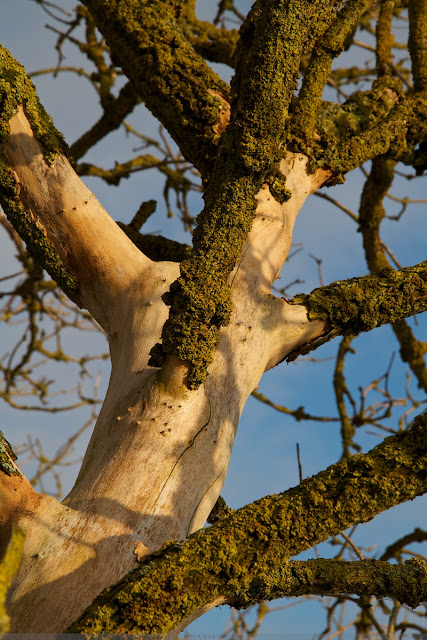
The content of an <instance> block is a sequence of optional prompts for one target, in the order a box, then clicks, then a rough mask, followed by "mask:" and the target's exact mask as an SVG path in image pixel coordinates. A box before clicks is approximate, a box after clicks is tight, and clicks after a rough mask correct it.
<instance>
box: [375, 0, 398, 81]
mask: <svg viewBox="0 0 427 640" xmlns="http://www.w3.org/2000/svg"><path fill="white" fill-rule="evenodd" d="M395 5H396V3H395V0H382V2H381V5H380V13H379V16H378V22H377V28H376V33H375V35H376V40H377V42H376V67H377V74H378V76H386V75H389V74H391V62H392V53H391V49H392V44H393V41H394V37H393V36H392V33H391V25H392V20H393V13H394V9H395Z"/></svg>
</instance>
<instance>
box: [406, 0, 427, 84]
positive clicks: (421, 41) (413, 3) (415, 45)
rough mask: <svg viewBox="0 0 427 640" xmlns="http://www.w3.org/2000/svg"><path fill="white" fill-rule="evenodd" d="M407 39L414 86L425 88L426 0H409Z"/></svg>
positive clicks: (426, 69)
mask: <svg viewBox="0 0 427 640" xmlns="http://www.w3.org/2000/svg"><path fill="white" fill-rule="evenodd" d="M408 16H409V41H408V48H409V52H410V54H411V61H412V75H413V77H414V88H415V90H416V91H423V90H425V89H426V88H427V50H426V41H427V0H409V3H408Z"/></svg>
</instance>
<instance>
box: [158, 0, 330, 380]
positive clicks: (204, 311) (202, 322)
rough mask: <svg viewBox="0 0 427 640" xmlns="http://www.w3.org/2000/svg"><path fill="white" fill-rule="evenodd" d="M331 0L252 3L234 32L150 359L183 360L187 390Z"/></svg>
mask: <svg viewBox="0 0 427 640" xmlns="http://www.w3.org/2000/svg"><path fill="white" fill-rule="evenodd" d="M337 4H338V3H336V2H333V3H332V6H331V3H328V5H327V6H326V5H325V4H324V3H322V2H314V3H313V2H298V3H296V2H293V1H291V0H281V1H280V2H273V1H272V0H271V1H270V0H269V1H268V2H256V3H255V4H254V6H253V8H252V10H251V11H250V13H249V15H248V17H247V19H246V21H245V23H244V25H243V27H242V29H241V31H240V38H241V42H240V44H239V46H238V48H237V54H236V55H237V65H236V74H235V77H234V80H233V84H232V94H233V99H232V113H231V118H230V124H229V125H228V127H227V129H226V130H225V132H224V133H223V135H222V137H221V142H220V145H219V148H218V157H217V160H216V163H215V167H214V170H213V172H212V176H211V178H210V180H209V182H208V183H207V187H206V191H205V198H204V199H205V207H204V209H203V211H202V213H201V214H200V215H199V216H198V218H197V228H196V230H195V233H194V236H193V251H192V255H191V258H190V259H189V260H186V261H185V262H183V263H182V264H181V276H180V278H179V279H178V280H177V281H176V282H175V283H174V284H173V285H172V287H171V290H170V293H169V294H167V296H166V297H165V298H164V300H165V302H166V304H168V305H170V307H171V310H170V315H169V319H168V321H167V322H166V324H165V327H164V330H163V333H162V345H156V347H155V348H154V349H153V350H152V360H151V361H150V364H152V365H155V366H160V365H161V364H162V363H163V362H164V360H165V357H166V356H177V357H178V358H179V359H180V360H182V361H185V362H188V363H190V365H191V371H190V375H189V385H190V388H193V389H195V388H197V387H198V386H199V385H200V384H201V383H203V382H204V380H205V379H206V376H207V368H208V366H209V364H210V363H211V362H212V358H213V350H214V348H215V346H216V345H217V342H218V336H219V329H220V327H223V326H226V325H227V324H228V322H229V319H230V314H231V291H230V287H229V285H228V278H229V275H230V273H231V272H232V270H233V268H234V267H235V265H236V264H237V260H238V258H239V255H240V251H241V249H242V246H243V243H244V241H245V240H246V238H247V236H248V233H249V231H250V229H251V226H252V223H253V220H254V217H255V209H256V201H255V196H256V194H257V193H258V192H259V190H260V189H261V187H262V184H263V182H266V181H267V182H272V181H273V180H274V176H275V174H277V168H276V165H277V163H278V161H279V160H280V159H281V156H282V155H283V153H284V151H283V148H282V145H283V143H284V137H285V123H286V118H287V115H288V107H289V105H290V102H291V99H292V96H293V92H294V90H295V87H296V83H297V79H298V75H299V66H300V59H301V56H302V55H304V54H305V53H307V52H309V51H311V49H312V48H313V47H314V44H315V42H316V40H317V38H318V37H319V36H321V35H322V34H323V33H324V31H325V30H326V29H327V28H328V26H329V25H330V23H331V22H332V20H333V18H334V8H336V6H337ZM287 195H288V196H289V194H287Z"/></svg>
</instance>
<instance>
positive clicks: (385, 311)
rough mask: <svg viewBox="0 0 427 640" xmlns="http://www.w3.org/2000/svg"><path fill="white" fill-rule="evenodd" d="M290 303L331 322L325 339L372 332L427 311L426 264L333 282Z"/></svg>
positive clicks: (313, 318)
mask: <svg viewBox="0 0 427 640" xmlns="http://www.w3.org/2000/svg"><path fill="white" fill-rule="evenodd" d="M289 302H291V303H292V304H303V305H305V306H306V307H307V309H308V316H309V318H310V320H320V319H323V320H327V321H328V324H329V332H328V334H327V336H325V339H326V340H328V339H330V338H331V337H335V336H337V335H357V334H358V333H360V332H361V331H371V330H372V329H375V328H376V327H380V326H381V325H383V324H388V323H390V322H396V321H398V320H401V319H402V318H407V317H409V316H412V315H414V314H417V313H421V312H422V311H425V310H426V309H427V262H421V263H419V264H417V265H415V266H414V267H405V268H404V269H401V270H399V271H394V269H392V268H391V267H387V268H385V269H383V270H382V271H381V272H380V273H378V274H374V275H367V276H361V277H359V278H351V279H350V280H343V281H338V282H333V283H332V284H330V285H327V286H325V287H320V288H318V289H314V290H313V291H312V292H311V293H310V294H308V295H304V294H301V295H298V296H295V297H294V298H293V299H292V300H290V301H289ZM324 341H325V340H323V341H322V340H320V342H324ZM315 346H319V344H316V345H314V344H313V345H308V347H307V351H304V353H306V352H308V351H309V350H311V348H313V347H315ZM289 359H293V356H292V355H291V357H290V358H289Z"/></svg>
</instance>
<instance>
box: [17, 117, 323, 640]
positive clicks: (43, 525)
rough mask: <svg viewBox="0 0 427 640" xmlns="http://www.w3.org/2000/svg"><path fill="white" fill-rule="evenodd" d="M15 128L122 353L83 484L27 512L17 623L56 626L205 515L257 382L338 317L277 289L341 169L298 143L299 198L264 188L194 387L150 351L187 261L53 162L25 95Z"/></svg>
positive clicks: (24, 167) (84, 293)
mask: <svg viewBox="0 0 427 640" xmlns="http://www.w3.org/2000/svg"><path fill="white" fill-rule="evenodd" d="M10 128H11V132H10V136H9V138H8V140H7V143H6V150H7V156H8V161H9V164H10V167H11V168H12V169H13V171H14V175H15V179H16V181H17V182H18V184H19V187H20V199H21V202H22V204H23V205H24V207H25V208H26V209H27V210H31V212H32V216H33V219H34V224H35V225H37V227H38V228H39V229H42V230H43V233H44V234H45V235H46V236H47V238H48V239H49V240H50V241H51V242H52V244H53V245H54V246H55V248H56V249H57V251H58V253H59V255H60V257H61V259H62V260H63V262H64V264H65V265H66V266H67V267H68V268H69V269H70V270H71V271H72V273H73V274H74V275H75V276H76V277H77V279H78V282H79V289H78V292H77V301H78V303H79V304H80V305H81V306H84V307H86V308H87V309H88V310H89V311H90V312H91V313H92V315H93V316H94V317H95V319H96V320H97V321H98V322H99V323H100V325H101V326H102V328H103V329H104V330H105V332H106V334H107V336H108V340H109V345H110V353H111V362H112V372H111V379H110V384H109V388H108V392H107V395H106V398H105V401H104V404H103V406H102V410H101V412H100V415H99V418H98V421H97V424H96V427H95V429H94V433H93V435H92V438H91V441H90V443H89V446H88V449H87V452H86V455H85V458H84V461H83V464H82V467H81V470H80V473H79V475H78V478H77V481H76V483H75V485H74V487H73V489H72V491H71V492H70V494H69V495H68V496H67V498H66V499H65V500H64V502H63V503H62V504H60V503H58V502H57V501H56V500H54V499H53V498H51V497H48V496H43V495H37V494H34V495H33V494H32V493H31V491H30V497H29V498H28V500H27V503H26V504H25V508H24V509H23V510H22V511H23V512H22V514H21V516H20V517H19V518H18V519H17V523H18V524H19V526H20V527H21V528H22V529H23V530H24V531H25V532H26V540H25V547H24V559H23V562H22V564H21V567H20V569H19V572H18V575H17V577H16V580H15V582H14V586H13V589H12V591H11V594H10V604H9V607H10V611H11V614H12V620H13V622H12V630H13V631H15V632H18V631H26V632H30V631H32V632H42V631H43V632H56V631H61V630H63V629H64V628H65V627H66V626H67V625H69V624H70V623H71V622H72V621H73V620H74V619H75V618H76V617H77V616H78V615H79V614H80V613H81V612H82V611H83V610H84V609H85V607H86V606H88V605H89V604H90V603H91V601H92V600H93V599H94V597H95V596H96V595H97V594H98V593H99V592H100V591H101V590H102V589H103V588H104V587H106V586H107V585H109V584H112V583H114V582H116V581H117V580H118V579H119V578H121V577H122V576H123V575H125V574H126V573H127V572H128V571H129V570H130V569H132V568H133V567H134V566H135V563H136V561H137V558H141V557H142V556H143V555H145V554H147V553H149V552H152V551H154V550H156V549H158V548H160V547H161V546H162V545H163V544H164V543H165V542H166V541H169V540H181V539H183V538H185V537H186V536H188V535H189V534H190V533H192V532H193V531H196V530H197V529H199V528H200V527H202V526H203V524H204V523H205V521H206V518H207V516H208V515H209V513H210V511H211V509H212V507H213V505H214V503H215V501H216V499H217V497H218V495H219V492H220V490H221V487H222V485H223V482H224V479H225V476H226V472H227V467H228V461H229V458H230V453H231V448H232V445H233V440H234V436H235V432H236V428H237V424H238V421H239V417H240V414H241V412H242V410H243V407H244V404H245V402H246V399H247V398H248V396H249V394H250V393H251V391H252V390H253V389H254V388H255V387H256V385H257V384H258V381H259V379H260V378H261V376H262V374H263V373H264V371H266V370H267V369H269V368H271V367H273V366H275V365H276V364H277V363H278V362H280V361H281V360H283V359H284V358H285V356H286V355H287V354H288V353H289V352H291V351H293V350H295V349H298V348H299V347H300V346H302V345H304V344H306V343H307V342H309V341H310V340H312V339H314V338H316V337H318V336H319V335H321V334H322V333H323V332H324V331H325V328H326V322H325V321H322V320H319V321H315V322H309V321H308V318H307V311H306V308H305V307H304V306H302V305H289V304H288V303H287V302H286V301H285V300H280V299H278V298H276V297H274V296H273V295H272V294H271V290H270V287H271V284H272V282H273V280H274V279H275V278H276V277H277V275H278V273H279V271H280V269H281V266H282V264H283V262H284V260H285V259H286V256H287V253H288V251H289V248H290V245H291V239H292V229H293V225H294V222H295V218H296V216H297V214H298V211H299V210H300V208H301V206H302V205H303V203H304V201H305V199H306V197H307V196H308V195H309V194H310V193H313V192H314V191H315V190H316V189H317V188H318V187H319V186H320V185H321V184H322V182H323V180H324V179H325V177H326V176H327V174H326V172H325V171H318V172H317V173H315V174H309V173H308V172H307V169H306V166H307V160H306V158H305V157H304V156H302V155H296V154H289V155H288V156H287V157H286V160H282V162H281V166H280V170H281V173H282V174H283V175H284V176H286V179H287V182H286V186H287V188H288V189H289V190H290V191H291V193H292V196H291V198H290V199H289V200H288V201H287V202H285V203H283V204H280V203H279V202H278V201H277V200H276V199H275V198H274V197H273V196H272V194H271V192H270V189H269V187H268V186H267V185H264V186H263V187H262V189H261V190H260V192H259V193H258V195H257V210H256V218H255V221H254V223H253V226H252V230H251V232H250V235H249V237H248V238H247V241H246V243H245V245H244V247H243V250H242V252H241V257H240V260H239V262H238V265H237V266H236V268H235V269H234V271H233V273H232V274H231V276H230V280H229V282H230V284H231V288H232V303H233V312H232V318H231V322H230V324H229V325H228V326H227V327H225V328H224V329H222V330H221V333H220V341H219V344H218V347H217V349H216V351H215V355H214V360H213V362H212V364H211V366H210V368H209V377H208V379H207V382H206V383H205V384H204V385H202V386H200V387H199V388H198V389H197V390H195V391H190V390H188V388H187V386H186V384H185V381H186V376H187V374H188V371H189V366H188V365H187V364H186V363H185V362H182V361H180V360H178V359H177V358H173V357H172V358H169V359H168V360H167V362H166V363H165V365H164V366H163V368H162V369H161V370H160V371H159V370H158V369H155V368H153V367H150V366H148V364H147V362H148V359H149V354H150V350H151V348H152V347H153V346H154V345H155V344H156V343H157V342H159V340H160V337H161V332H162V327H163V324H164V322H165V320H166V318H167V315H168V309H167V307H166V305H165V304H164V303H163V301H162V299H161V296H162V294H163V293H164V292H166V291H167V290H168V289H169V286H170V284H171V282H173V281H174V280H175V279H176V278H177V277H178V275H179V266H178V264H176V263H172V262H152V261H151V260H149V259H148V258H146V257H145V256H144V255H143V254H142V253H140V252H139V251H138V250H137V249H136V248H135V246H134V245H133V244H132V243H131V241H130V240H129V239H128V238H127V237H126V236H125V234H124V233H122V232H121V231H120V230H119V228H118V227H117V225H116V224H115V223H114V222H113V221H112V220H111V219H110V218H109V217H108V215H107V214H106V212H105V211H104V210H103V209H102V207H101V206H100V205H99V203H98V202H97V201H96V200H95V198H94V196H93V194H91V193H90V191H89V190H88V189H87V188H86V187H85V186H84V185H83V183H82V182H81V181H80V179H79V178H78V177H77V176H76V174H75V173H74V172H73V170H72V169H71V167H70V166H69V164H68V162H67V160H66V159H65V157H64V156H61V155H58V156H57V158H56V159H55V160H54V162H53V163H52V165H51V166H49V165H48V164H47V163H46V161H45V160H44V158H43V153H42V149H41V147H40V145H39V143H38V142H37V140H36V139H35V138H34V137H33V135H32V131H31V127H30V125H29V123H28V121H27V119H26V117H25V114H24V112H23V110H22V109H21V110H19V112H18V113H17V114H16V115H15V116H14V117H13V118H12V120H11V121H10ZM129 470H132V471H131V473H129ZM13 478H14V481H15V482H16V477H15V476H13ZM8 481H9V480H8V478H7V477H6V484H7V482H8ZM22 482H23V480H22Z"/></svg>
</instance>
